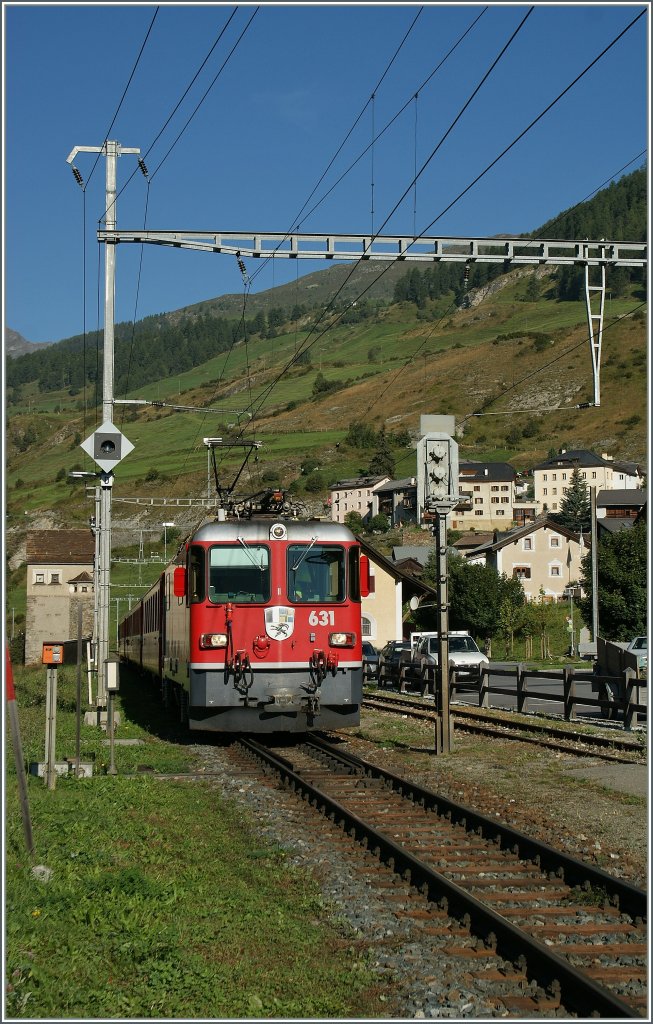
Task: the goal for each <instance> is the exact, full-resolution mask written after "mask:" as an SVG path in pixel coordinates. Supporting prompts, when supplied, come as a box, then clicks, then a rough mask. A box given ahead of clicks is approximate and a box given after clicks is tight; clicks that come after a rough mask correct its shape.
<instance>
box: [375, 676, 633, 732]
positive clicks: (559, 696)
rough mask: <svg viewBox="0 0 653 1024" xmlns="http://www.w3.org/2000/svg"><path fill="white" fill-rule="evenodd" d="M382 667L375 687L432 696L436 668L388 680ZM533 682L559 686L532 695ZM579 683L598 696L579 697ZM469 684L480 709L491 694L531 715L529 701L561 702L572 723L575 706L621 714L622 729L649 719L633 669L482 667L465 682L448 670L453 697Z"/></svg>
mask: <svg viewBox="0 0 653 1024" xmlns="http://www.w3.org/2000/svg"><path fill="white" fill-rule="evenodd" d="M384 670H385V666H382V667H381V670H380V674H379V686H387V685H389V684H390V685H395V684H397V683H398V686H399V691H400V693H406V692H407V690H408V689H409V688H410V689H414V690H418V691H419V692H420V693H421V695H422V696H424V695H425V694H427V693H430V694H434V693H435V668H434V666H432V665H429V666H425V667H424V669H423V670H422V671H421V672H420V673H416V672H415V671H413V669H412V667H411V666H404V667H403V668H402V669H401V672H400V674H399V677H398V678H397V676H396V675H395V676H394V677H392V676H391V675H389V674H388V673H386V672H385V671H384ZM490 676H492V677H494V679H497V678H498V679H499V682H498V683H496V682H491V681H490ZM503 679H505V680H506V682H507V681H508V680H511V681H512V686H508V685H506V684H503V683H502V680H503ZM536 679H546V680H551V681H552V682H553V683H554V684H557V682H558V681H559V682H560V684H561V685H560V686H556V689H555V690H554V689H553V688H551V690H550V691H549V692H546V691H542V690H538V691H537V693H533V692H532V691H531V690H529V683H531V682H532V681H533V680H536ZM578 682H590V683H591V684H592V690H593V691H594V692H595V693H596V694H597V696H595V697H594V696H593V697H583V696H579V695H578V693H577V692H576V684H577V683H578ZM470 683H471V685H472V687H473V688H474V689H476V687H478V706H479V707H481V708H490V707H492V706H493V705H492V703H491V697H492V695H494V694H500V695H502V696H507V697H512V698H513V699H514V702H515V710H516V711H520V712H527V711H532V710H533V708H534V705H533V701H542V700H546V701H553V702H556V703H560V705H561V711H562V715H563V716H564V718H565V720H566V721H568V722H569V721H573V720H575V719H576V718H577V708H579V707H594V708H600V709H601V714H602V716H603V717H604V718H613V719H616V718H617V717H619V714H620V712H622V713H623V720H624V727H625V728H626V729H630V728H632V726H633V725H637V724H638V720H639V719H638V716H639V715H647V710H648V709H647V705H646V704H642V703H641V700H640V696H641V695H640V689H641V688H642V686H646V683H645V682H643V681H642V680H641V679H638V678H637V675H636V673H635V672H634V671H633V670H632V669H626V670H625V672H624V673H623V675H621V676H599V675H596V674H595V673H594V672H589V671H587V670H583V669H581V670H578V669H574V668H562V669H546V670H539V669H529V668H528V667H527V666H526V665H523V664H516V665H514V666H511V667H510V668H503V669H501V668H492V667H490V668H487V667H485V666H483V667H482V668H481V671H480V673H479V675H478V676H477V678H476V679H471V680H470V678H469V677H466V679H465V680H464V681H462V680H459V679H458V678H457V676H456V670H455V669H454V668H451V669H450V671H449V692H450V694H451V697H454V696H455V694H456V692H457V691H462V690H469V687H470Z"/></svg>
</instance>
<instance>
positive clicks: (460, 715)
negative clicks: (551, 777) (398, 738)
mask: <svg viewBox="0 0 653 1024" xmlns="http://www.w3.org/2000/svg"><path fill="white" fill-rule="evenodd" d="M393 705H394V707H393ZM362 707H368V708H370V709H374V710H377V711H378V710H383V711H395V712H400V713H401V714H407V715H410V716H411V717H413V718H418V719H421V720H422V721H433V717H434V713H433V711H432V710H431V709H430V708H428V707H423V708H422V707H420V706H419V705H416V704H414V703H412V702H410V701H399V700H393V699H392V698H388V699H387V700H386V701H384V699H383V697H379V696H377V695H373V696H370V695H368V696H366V697H364V698H363V702H362ZM451 714H452V716H453V718H454V719H455V723H456V726H458V727H459V728H460V729H463V730H466V731H467V732H474V733H479V734H481V735H483V736H491V737H493V738H494V739H512V740H515V741H517V742H520V743H531V744H533V745H534V746H540V747H544V748H546V749H547V750H556V751H558V752H562V753H565V754H574V755H575V756H576V757H600V758H601V760H602V761H611V762H615V763H617V764H641V763H643V762H642V761H636V760H633V758H626V757H619V756H617V755H616V754H609V753H605V752H604V750H603V749H601V750H598V751H597V750H576V749H574V748H573V747H570V746H567V744H565V743H557V742H555V740H548V739H546V737H545V735H544V734H545V733H548V734H549V735H551V736H558V737H560V738H561V739H565V740H567V742H568V743H585V744H586V745H587V746H588V747H591V746H598V747H601V748H604V747H607V746H611V745H613V741H612V740H611V739H609V738H607V737H605V736H602V737H597V738H596V742H595V740H594V738H593V737H589V738H588V737H586V736H583V735H582V734H581V733H569V734H567V733H565V732H563V730H562V729H558V730H556V729H552V730H548V729H545V728H544V727H541V726H537V725H529V724H528V723H523V724H522V723H521V722H503V721H501V722H494V723H492V722H488V723H487V724H486V722H485V721H483V720H482V719H481V718H480V716H477V717H476V718H475V719H474V720H467V718H466V717H465V716H466V712H465V711H462V712H461V710H460V708H459V707H458V706H457V705H454V704H452V705H451ZM519 730H522V731H524V732H533V733H538V734H539V736H520V735H518V732H519ZM614 745H617V746H620V745H619V743H618V742H617V744H614ZM620 749H622V750H631V751H632V752H633V753H639V754H642V755H643V756H645V755H646V749H645V748H644V747H643V746H637V745H635V744H632V743H631V744H623V745H621V746H620Z"/></svg>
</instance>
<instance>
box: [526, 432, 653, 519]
mask: <svg viewBox="0 0 653 1024" xmlns="http://www.w3.org/2000/svg"><path fill="white" fill-rule="evenodd" d="M574 469H578V471H579V473H580V475H581V478H582V479H583V480H584V481H585V483H586V484H587V486H588V487H595V488H596V489H597V492H598V491H604V490H611V491H612V490H631V491H632V490H637V489H638V488H641V487H642V485H643V483H644V476H643V473H642V470H641V467H640V466H639V465H638V463H636V462H623V461H621V460H618V459H613V458H612V457H611V456H610V455H607V454H606V453H605V452H604V453H603V454H602V455H596V454H595V452H591V451H587V450H586V449H584V448H574V449H570V450H567V449H564V448H563V449H562V450H561V451H560V452H559V453H558V454H557V455H555V456H553V457H552V458H550V459H546V460H545V461H544V462H540V463H539V464H538V465H537V466H533V489H534V496H535V503H536V505H537V507H538V508H539V509H540V510H542V511H548V512H557V511H558V510H559V508H560V503H561V501H562V499H563V498H564V496H565V494H566V492H567V489H568V488H569V486H570V483H571V477H572V474H573V472H574Z"/></svg>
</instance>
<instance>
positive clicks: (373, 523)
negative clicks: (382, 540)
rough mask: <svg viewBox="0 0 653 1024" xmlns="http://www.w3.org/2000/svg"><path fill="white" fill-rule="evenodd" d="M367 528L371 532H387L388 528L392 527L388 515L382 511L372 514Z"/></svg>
mask: <svg viewBox="0 0 653 1024" xmlns="http://www.w3.org/2000/svg"><path fill="white" fill-rule="evenodd" d="M367 529H368V531H369V533H374V532H376V533H387V532H388V530H389V529H390V524H389V523H388V517H387V516H384V515H383V514H382V513H381V512H378V513H377V515H375V516H372V518H371V519H370V521H369V523H368V524H367Z"/></svg>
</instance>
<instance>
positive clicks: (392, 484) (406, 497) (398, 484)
mask: <svg viewBox="0 0 653 1024" xmlns="http://www.w3.org/2000/svg"><path fill="white" fill-rule="evenodd" d="M378 514H381V515H384V516H387V517H388V523H389V524H390V526H391V527H396V526H401V525H402V524H403V523H416V522H417V480H416V479H415V477H414V476H409V477H406V478H405V479H404V480H388V482H387V483H385V484H379V485H378V486H377V487H375V488H374V491H373V492H372V515H373V516H375V515H378Z"/></svg>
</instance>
